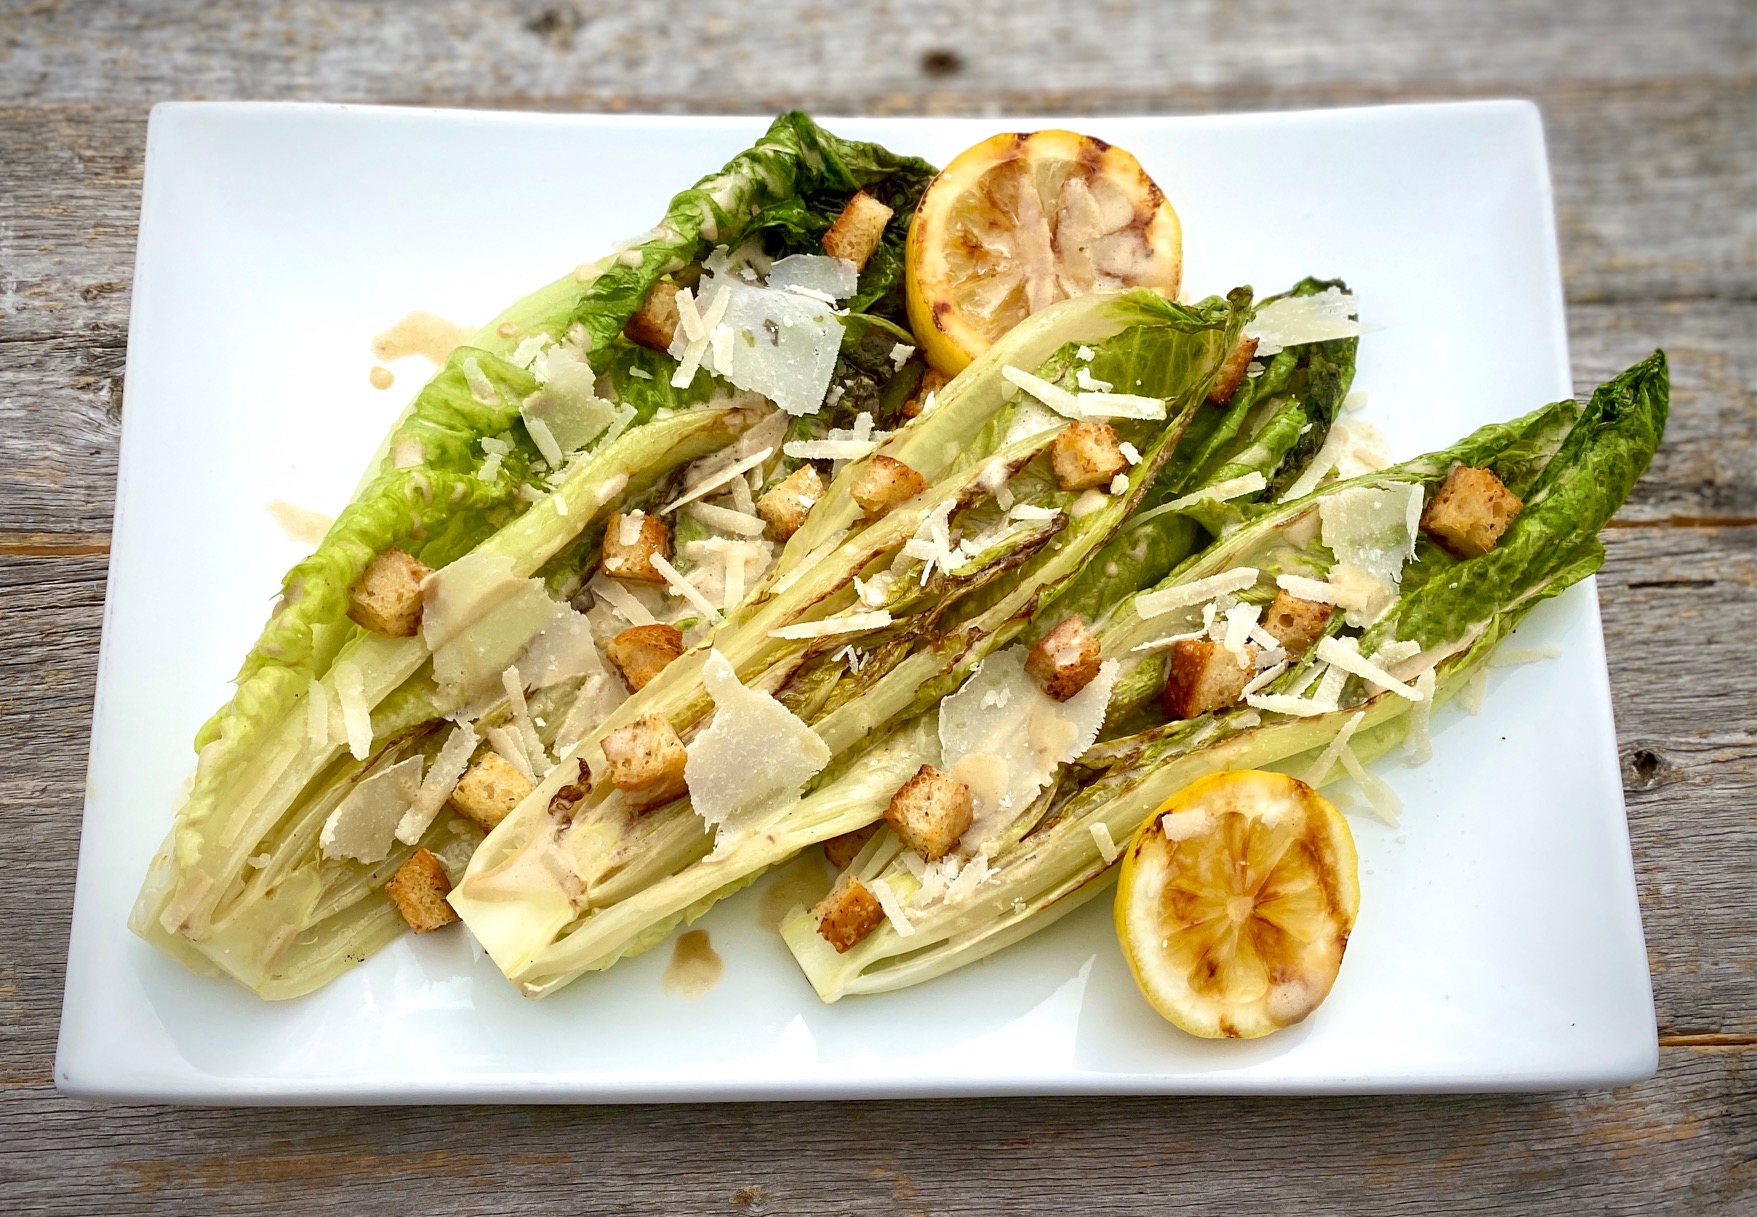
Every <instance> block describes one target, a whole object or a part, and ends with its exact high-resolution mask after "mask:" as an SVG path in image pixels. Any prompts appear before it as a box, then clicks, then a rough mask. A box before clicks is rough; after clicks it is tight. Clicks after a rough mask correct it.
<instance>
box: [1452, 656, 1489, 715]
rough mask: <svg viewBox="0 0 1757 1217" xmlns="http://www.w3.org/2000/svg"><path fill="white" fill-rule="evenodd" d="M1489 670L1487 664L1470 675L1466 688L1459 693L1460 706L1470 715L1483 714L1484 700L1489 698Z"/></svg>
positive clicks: (1465, 683)
mask: <svg viewBox="0 0 1757 1217" xmlns="http://www.w3.org/2000/svg"><path fill="white" fill-rule="evenodd" d="M1488 691H1489V669H1488V666H1487V665H1486V664H1485V665H1484V666H1482V667H1480V668H1478V669H1477V670H1476V671H1474V672H1472V673H1471V674H1470V679H1469V680H1467V681H1465V682H1464V687H1463V688H1462V689H1460V690H1459V691H1458V704H1459V705H1460V706H1462V707H1463V708H1464V712H1465V713H1466V714H1470V715H1477V714H1481V713H1482V703H1483V698H1484V697H1486V696H1488Z"/></svg>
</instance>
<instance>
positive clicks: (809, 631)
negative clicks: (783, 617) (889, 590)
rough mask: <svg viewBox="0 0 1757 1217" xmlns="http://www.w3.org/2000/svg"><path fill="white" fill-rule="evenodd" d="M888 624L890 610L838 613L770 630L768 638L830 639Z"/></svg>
mask: <svg viewBox="0 0 1757 1217" xmlns="http://www.w3.org/2000/svg"><path fill="white" fill-rule="evenodd" d="M890 624H891V614H890V610H889V609H876V610H874V611H873V612H870V613H840V614H837V615H836V616H834V617H825V618H824V619H823V620H821V621H799V622H795V623H794V624H792V625H783V626H780V627H778V628H776V629H772V630H770V631H769V637H770V638H787V639H800V638H830V637H833V636H835V635H837V634H859V633H863V632H864V631H866V630H876V629H881V628H883V627H884V626H887V625H890Z"/></svg>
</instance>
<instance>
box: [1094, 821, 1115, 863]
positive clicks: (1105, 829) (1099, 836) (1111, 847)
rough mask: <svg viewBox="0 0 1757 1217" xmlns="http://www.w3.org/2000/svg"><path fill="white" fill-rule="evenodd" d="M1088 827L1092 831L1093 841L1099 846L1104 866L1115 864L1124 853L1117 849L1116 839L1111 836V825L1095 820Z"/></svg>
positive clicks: (1099, 854) (1099, 853)
mask: <svg viewBox="0 0 1757 1217" xmlns="http://www.w3.org/2000/svg"><path fill="white" fill-rule="evenodd" d="M1087 827H1088V828H1090V829H1091V830H1092V840H1093V842H1094V843H1095V844H1096V845H1097V846H1098V856H1099V857H1100V858H1103V859H1104V865H1106V866H1109V865H1110V864H1111V863H1112V862H1115V861H1116V860H1117V858H1118V857H1120V856H1121V855H1122V851H1121V850H1120V849H1118V848H1117V847H1116V838H1114V837H1112V836H1111V835H1110V825H1108V824H1106V823H1105V822H1104V821H1103V820H1094V821H1093V822H1092V823H1091V824H1089V825H1088V826H1087Z"/></svg>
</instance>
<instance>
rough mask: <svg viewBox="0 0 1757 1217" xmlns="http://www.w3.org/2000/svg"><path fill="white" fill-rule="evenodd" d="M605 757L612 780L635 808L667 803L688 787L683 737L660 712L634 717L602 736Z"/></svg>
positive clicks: (625, 799) (624, 797)
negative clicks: (627, 722) (680, 736)
mask: <svg viewBox="0 0 1757 1217" xmlns="http://www.w3.org/2000/svg"><path fill="white" fill-rule="evenodd" d="M604 759H605V760H606V761H609V762H610V781H611V784H612V785H614V786H615V787H616V789H618V790H620V791H622V797H623V800H624V801H625V802H626V803H627V804H628V805H629V806H630V807H633V808H634V809H635V810H636V811H645V810H646V809H647V808H649V807H657V806H658V805H659V804H661V803H669V802H670V801H671V800H672V799H675V798H677V797H678V796H679V795H682V794H683V793H685V792H686V791H687V790H688V789H689V786H688V784H687V783H686V782H685V781H684V779H683V763H684V761H685V760H687V759H688V757H687V756H686V755H685V753H684V751H683V741H682V740H681V739H679V738H678V736H677V730H676V728H674V727H672V725H671V722H670V720H669V719H666V718H665V717H663V716H662V715H658V714H648V715H646V716H645V717H643V718H637V719H635V720H634V722H632V723H630V724H628V726H626V727H618V728H617V729H616V730H614V731H612V732H611V733H610V734H609V735H607V736H605V737H604Z"/></svg>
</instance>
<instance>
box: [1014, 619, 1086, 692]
mask: <svg viewBox="0 0 1757 1217" xmlns="http://www.w3.org/2000/svg"><path fill="white" fill-rule="evenodd" d="M1025 671H1027V672H1029V673H1030V674H1031V676H1032V678H1033V679H1035V680H1036V681H1037V684H1038V686H1039V687H1040V688H1041V689H1042V690H1043V691H1044V692H1045V693H1047V694H1049V695H1050V696H1051V697H1053V698H1055V700H1057V701H1066V700H1068V698H1070V697H1072V696H1073V695H1074V694H1076V693H1078V692H1079V691H1080V690H1081V689H1084V688H1085V687H1086V686H1087V685H1088V684H1090V683H1091V681H1092V678H1093V677H1094V676H1096V675H1098V639H1096V638H1094V637H1092V633H1091V631H1090V630H1088V629H1087V628H1086V623H1085V622H1084V621H1081V620H1080V618H1079V617H1078V616H1074V617H1069V618H1067V619H1066V620H1064V621H1063V622H1062V623H1061V624H1060V625H1058V626H1056V627H1055V628H1054V629H1053V630H1051V631H1050V632H1049V633H1048V634H1047V635H1045V636H1044V639H1043V641H1042V642H1040V643H1038V644H1037V645H1036V646H1034V647H1032V648H1031V653H1030V654H1029V655H1027V656H1026V657H1025Z"/></svg>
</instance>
